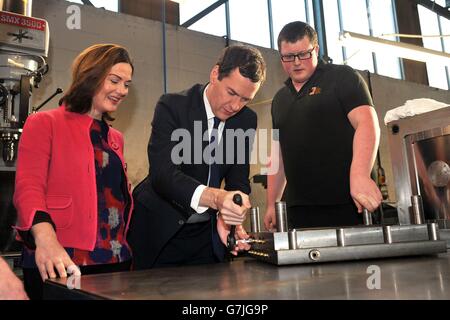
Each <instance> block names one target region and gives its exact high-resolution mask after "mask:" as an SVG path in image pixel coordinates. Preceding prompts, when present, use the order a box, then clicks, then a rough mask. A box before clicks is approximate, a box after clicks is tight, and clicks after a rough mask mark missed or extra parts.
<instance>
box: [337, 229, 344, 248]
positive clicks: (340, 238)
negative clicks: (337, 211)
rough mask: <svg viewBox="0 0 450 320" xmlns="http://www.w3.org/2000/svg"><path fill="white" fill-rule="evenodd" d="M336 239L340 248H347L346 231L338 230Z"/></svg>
mask: <svg viewBox="0 0 450 320" xmlns="http://www.w3.org/2000/svg"><path fill="white" fill-rule="evenodd" d="M336 238H337V245H338V247H345V231H344V229H342V228H340V229H336Z"/></svg>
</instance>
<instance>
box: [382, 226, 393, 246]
mask: <svg viewBox="0 0 450 320" xmlns="http://www.w3.org/2000/svg"><path fill="white" fill-rule="evenodd" d="M383 238H384V243H388V244H391V243H392V233H391V226H384V227H383Z"/></svg>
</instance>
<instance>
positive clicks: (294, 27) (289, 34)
mask: <svg viewBox="0 0 450 320" xmlns="http://www.w3.org/2000/svg"><path fill="white" fill-rule="evenodd" d="M304 37H308V39H309V42H311V44H312V45H313V46H317V44H318V41H317V32H316V30H314V29H313V27H311V26H310V25H309V24H307V23H305V22H302V21H294V22H290V23H288V24H287V25H285V26H284V27H283V29H281V31H280V34H279V35H278V51H280V50H281V42H283V41H286V42H291V43H294V42H297V41H298V40H301V39H303V38H304Z"/></svg>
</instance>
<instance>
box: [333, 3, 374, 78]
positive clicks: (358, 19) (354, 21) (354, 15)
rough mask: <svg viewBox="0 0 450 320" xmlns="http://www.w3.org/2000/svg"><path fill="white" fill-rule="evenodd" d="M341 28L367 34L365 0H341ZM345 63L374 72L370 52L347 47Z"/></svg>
mask: <svg viewBox="0 0 450 320" xmlns="http://www.w3.org/2000/svg"><path fill="white" fill-rule="evenodd" d="M341 9H342V22H343V29H344V30H346V31H353V32H357V33H360V34H366V35H369V21H368V19H367V9H366V1H365V0H344V1H341ZM346 53H347V57H346V58H347V61H346V62H347V64H348V65H350V66H352V67H353V68H355V69H358V70H369V71H370V72H374V68H373V57H372V54H371V53H370V52H367V51H364V50H359V49H347V50H346Z"/></svg>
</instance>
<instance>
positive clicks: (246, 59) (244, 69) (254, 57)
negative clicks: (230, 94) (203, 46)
mask: <svg viewBox="0 0 450 320" xmlns="http://www.w3.org/2000/svg"><path fill="white" fill-rule="evenodd" d="M216 65H217V66H219V77H218V78H219V80H222V79H223V78H225V77H227V76H228V75H229V74H230V73H231V72H232V71H233V70H234V69H236V68H239V73H240V74H241V75H242V76H243V77H245V78H248V79H250V80H251V81H252V82H255V83H258V82H259V83H262V82H264V80H265V78H266V62H265V61H264V58H263V57H262V55H261V52H259V50H258V49H256V48H253V47H251V46H247V45H233V46H229V47H226V48H225V49H224V50H223V51H222V54H221V55H220V57H219V59H218V60H217V62H216Z"/></svg>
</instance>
